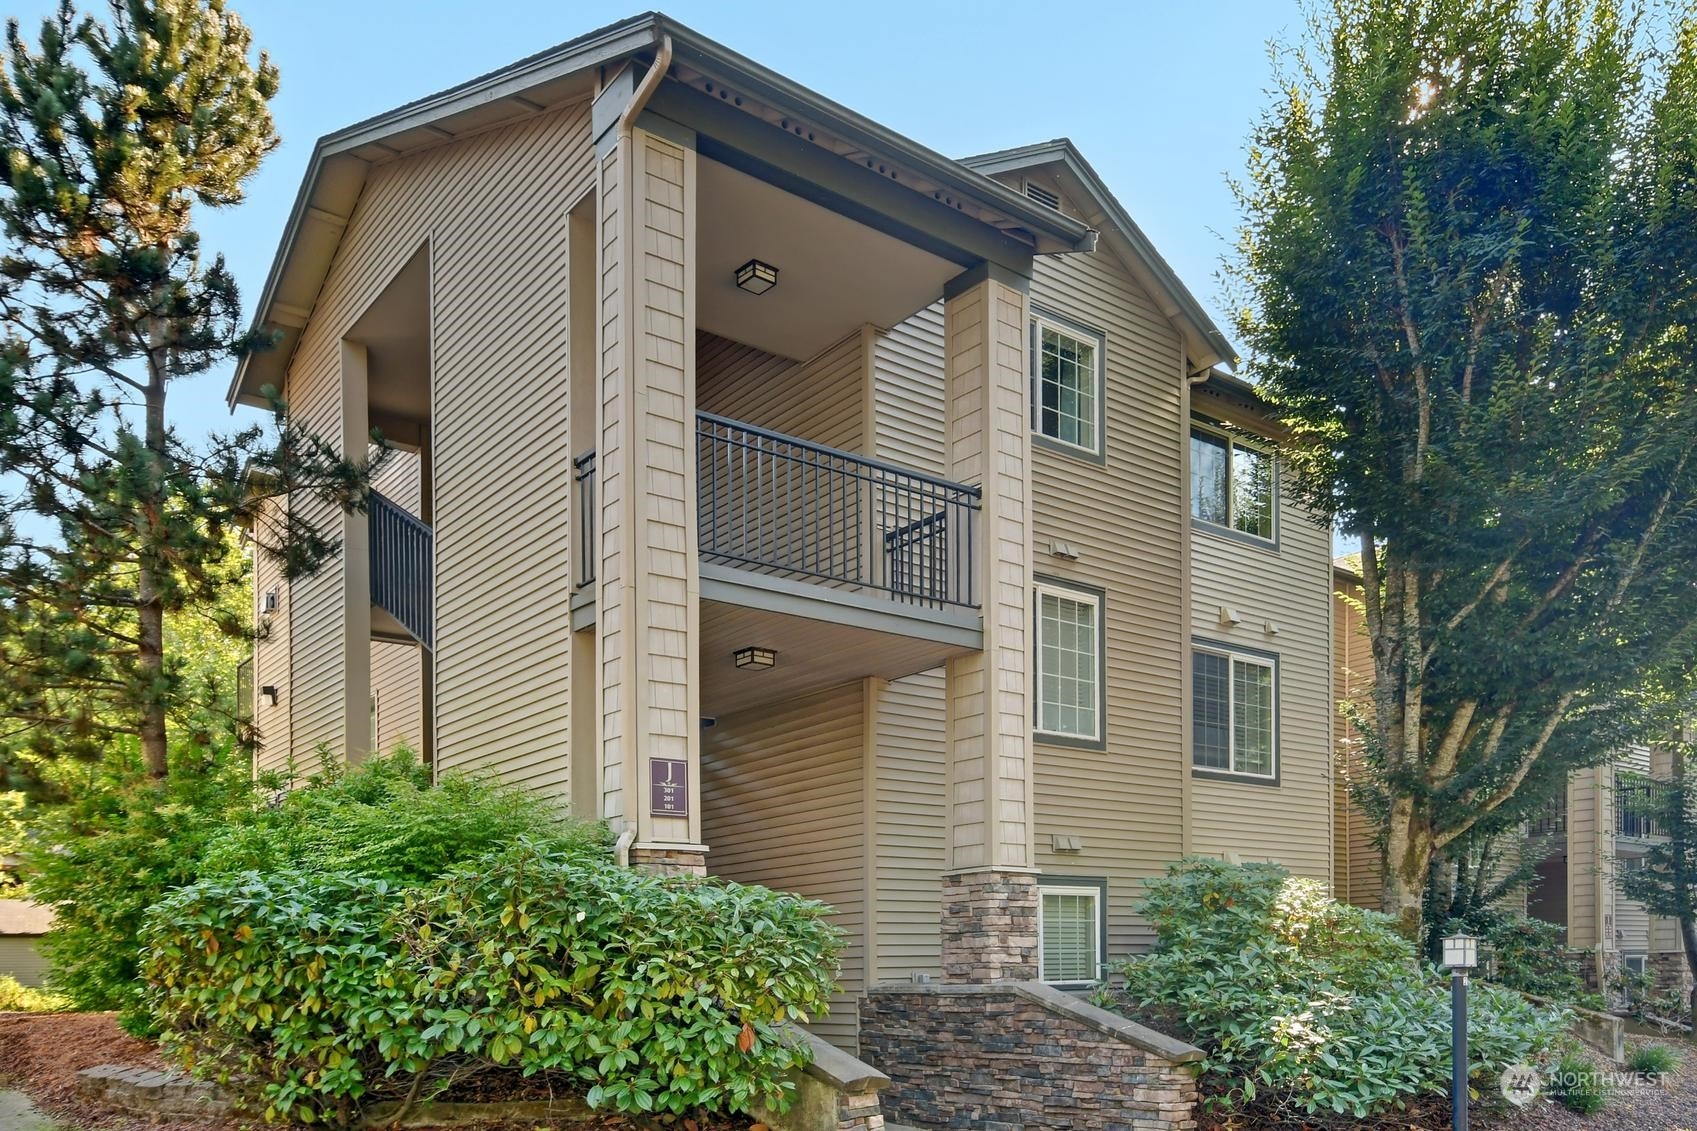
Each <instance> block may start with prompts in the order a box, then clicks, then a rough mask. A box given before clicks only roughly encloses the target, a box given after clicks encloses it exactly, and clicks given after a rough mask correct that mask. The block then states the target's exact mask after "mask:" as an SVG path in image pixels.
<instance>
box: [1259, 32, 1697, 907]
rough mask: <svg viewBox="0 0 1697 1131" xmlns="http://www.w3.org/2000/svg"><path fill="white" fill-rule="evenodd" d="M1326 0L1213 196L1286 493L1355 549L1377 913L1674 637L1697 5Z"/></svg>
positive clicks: (1693, 548)
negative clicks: (1276, 421)
mask: <svg viewBox="0 0 1697 1131" xmlns="http://www.w3.org/2000/svg"><path fill="white" fill-rule="evenodd" d="M1651 16H1653V17H1654V18H1653V19H1652V18H1651V17H1650V16H1646V15H1645V13H1644V12H1643V11H1642V10H1641V5H1639V4H1636V3H1633V2H1632V0H1619V2H1617V0H1542V2H1538V3H1532V4H1528V3H1524V2H1522V0H1331V3H1330V4H1329V6H1328V7H1327V9H1326V10H1325V11H1324V12H1322V13H1319V14H1317V16H1316V18H1315V20H1314V21H1313V24H1312V27H1311V30H1310V34H1309V36H1308V37H1307V38H1306V39H1305V40H1304V41H1303V42H1301V43H1300V44H1298V45H1296V46H1294V47H1292V48H1290V49H1288V50H1286V51H1284V52H1283V53H1282V55H1281V59H1282V65H1281V68H1280V69H1281V72H1282V77H1281V85H1280V87H1279V89H1278V90H1277V91H1276V93H1275V97H1274V98H1273V101H1272V104H1271V106H1270V107H1269V108H1268V109H1267V111H1266V112H1265V114H1264V115H1263V117H1262V118H1261V120H1260V122H1259V123H1258V125H1257V126H1256V127H1255V128H1254V131H1253V135H1252V140H1251V146H1250V168H1249V175H1248V178H1247V181H1246V182H1245V183H1244V184H1243V185H1242V186H1241V190H1240V196H1241V200H1242V205H1243V207H1244V210H1245V215H1246V220H1245V224H1244V227H1243V230H1242V235H1241V255H1240V258H1239V261H1238V264H1237V267H1236V272H1237V276H1238V279H1239V282H1240V283H1241V285H1242V287H1243V290H1244V294H1245V298H1246V302H1245V304H1244V306H1245V309H1244V313H1243V315H1242V317H1241V321H1240V327H1239V328H1240V332H1241V334H1242V336H1243V338H1244V340H1245V341H1246V342H1247V343H1248V345H1249V346H1250V347H1251V351H1252V354H1253V361H1252V366H1253V369H1254V371H1255V372H1256V373H1257V374H1258V375H1259V377H1260V379H1261V381H1262V388H1263V389H1264V391H1265V392H1266V393H1267V395H1268V396H1269V397H1270V398H1272V399H1273V400H1274V401H1275V402H1276V403H1277V404H1278V406H1279V407H1280V410H1281V414H1282V416H1283V418H1284V420H1285V421H1286V422H1287V423H1288V424H1289V426H1290V428H1291V429H1292V432H1293V435H1294V437H1295V440H1294V442H1292V443H1290V444H1288V445H1286V448H1285V452H1284V458H1285V461H1286V465H1287V467H1288V469H1289V471H1290V473H1291V474H1290V475H1289V476H1288V480H1289V485H1290V487H1291V489H1292V490H1293V491H1294V492H1295V493H1296V494H1297V495H1298V496H1299V497H1300V498H1302V499H1303V500H1304V501H1305V502H1307V503H1308V504H1310V505H1311V506H1313V507H1315V508H1316V509H1317V510H1318V511H1319V513H1320V514H1321V515H1323V516H1325V517H1327V518H1330V519H1331V520H1333V521H1334V522H1335V523H1337V524H1338V525H1339V526H1341V527H1342V528H1343V529H1345V530H1349V531H1353V532H1356V533H1358V534H1359V535H1360V536H1361V539H1362V555H1361V569H1362V575H1363V578H1364V581H1365V593H1366V599H1365V612H1366V622H1367V628H1368V635H1369V637H1370V644H1371V652H1372V656H1373V665H1374V672H1375V677H1376V684H1375V687H1374V693H1373V700H1372V702H1371V704H1370V705H1369V706H1368V708H1367V710H1366V711H1365V713H1364V714H1365V720H1366V728H1365V733H1364V734H1363V749H1364V755H1365V757H1366V759H1367V761H1368V762H1369V764H1370V766H1371V768H1372V770H1373V773H1372V775H1371V776H1372V779H1373V781H1374V782H1375V783H1376V788H1377V789H1378V790H1380V791H1381V793H1382V797H1381V799H1380V801H1381V804H1380V806H1379V808H1380V811H1381V812H1382V813H1383V814H1384V838H1385V847H1386V855H1387V869H1386V871H1387V883H1386V895H1385V910H1387V911H1389V912H1392V913H1395V914H1397V915H1398V916H1400V917H1401V918H1402V919H1403V921H1404V922H1405V924H1407V925H1408V926H1409V927H1410V928H1412V927H1413V924H1414V920H1415V917H1416V916H1417V915H1418V909H1419V907H1420V902H1421V895H1422V889H1423V888H1424V886H1425V884H1426V882H1427V875H1428V865H1429V864H1430V862H1431V860H1432V859H1433V856H1434V854H1435V853H1438V852H1441V851H1442V850H1444V849H1445V848H1446V846H1448V845H1450V844H1452V843H1454V842H1455V841H1456V840H1457V839H1458V838H1460V837H1464V836H1466V835H1467V833H1468V832H1469V830H1470V829H1472V828H1474V827H1475V825H1476V824H1477V823H1478V822H1479V821H1481V820H1482V819H1484V818H1486V817H1487V816H1488V815H1490V814H1492V813H1494V812H1496V811H1498V810H1499V809H1501V808H1502V807H1503V806H1505V805H1507V804H1508V803H1509V802H1510V801H1512V800H1513V799H1514V798H1515V797H1516V795H1517V794H1518V793H1519V792H1520V790H1521V789H1522V788H1523V787H1524V786H1525V785H1526V784H1527V783H1528V782H1529V781H1530V780H1533V779H1534V778H1543V779H1545V780H1560V779H1561V778H1563V777H1565V775H1566V773H1567V771H1569V770H1571V769H1572V768H1574V767H1578V766H1582V765H1586V764H1595V763H1597V762H1600V761H1603V760H1606V759H1607V758H1608V757H1609V756H1610V753H1611V752H1612V751H1614V750H1617V749H1619V748H1620V746H1621V745H1622V744H1623V743H1625V742H1626V741H1628V740H1629V739H1631V738H1633V737H1635V736H1636V735H1638V734H1640V733H1642V732H1643V731H1644V729H1645V728H1646V727H1647V726H1648V725H1649V723H1648V722H1647V721H1646V720H1645V718H1644V717H1643V712H1641V711H1640V710H1639V708H1638V705H1637V704H1636V703H1635V701H1634V692H1635V688H1636V687H1637V686H1638V684H1639V683H1640V680H1641V678H1642V677H1643V673H1646V672H1650V671H1654V670H1657V669H1659V668H1662V667H1664V666H1669V665H1672V666H1679V665H1684V664H1687V663H1689V661H1690V659H1691V657H1692V654H1693V641H1694V637H1697V632H1694V627H1697V588H1694V587H1693V586H1692V585H1691V583H1690V576H1689V572H1690V562H1691V561H1693V560H1697V523H1694V521H1693V497H1694V494H1697V458H1693V457H1694V453H1693V446H1694V445H1697V377H1694V374H1697V365H1694V363H1697V6H1694V5H1693V4H1692V3H1691V2H1690V0H1679V2H1678V3H1675V4H1669V5H1661V6H1658V7H1657V8H1656V9H1655V10H1654V12H1653V13H1651Z"/></svg>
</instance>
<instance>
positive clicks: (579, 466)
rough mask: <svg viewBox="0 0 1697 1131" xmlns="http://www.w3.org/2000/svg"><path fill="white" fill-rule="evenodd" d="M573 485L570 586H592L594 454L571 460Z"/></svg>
mask: <svg viewBox="0 0 1697 1131" xmlns="http://www.w3.org/2000/svg"><path fill="white" fill-rule="evenodd" d="M572 482H573V484H574V485H575V488H576V492H577V495H576V498H574V499H573V500H572V503H573V505H574V506H576V508H577V565H576V566H575V576H574V578H573V587H574V588H577V589H582V588H583V587H584V586H586V585H593V584H595V453H594V452H593V451H589V452H586V453H584V454H583V455H581V456H578V457H577V458H576V459H574V460H572Z"/></svg>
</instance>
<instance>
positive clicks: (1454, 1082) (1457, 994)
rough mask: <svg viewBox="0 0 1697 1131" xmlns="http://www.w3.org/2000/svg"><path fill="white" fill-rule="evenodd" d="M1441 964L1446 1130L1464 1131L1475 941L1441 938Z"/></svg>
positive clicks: (1476, 954) (1476, 956) (1476, 953)
mask: <svg viewBox="0 0 1697 1131" xmlns="http://www.w3.org/2000/svg"><path fill="white" fill-rule="evenodd" d="M1444 965H1445V966H1448V967H1449V970H1450V1063H1451V1065H1452V1068H1451V1070H1450V1127H1451V1128H1453V1129H1454V1131H1467V974H1468V971H1470V970H1472V969H1473V968H1474V967H1475V966H1478V965H1479V940H1478V939H1476V938H1474V937H1473V936H1472V935H1450V936H1448V937H1447V938H1445V939H1444Z"/></svg>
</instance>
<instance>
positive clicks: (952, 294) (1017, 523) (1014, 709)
mask: <svg viewBox="0 0 1697 1131" xmlns="http://www.w3.org/2000/svg"><path fill="white" fill-rule="evenodd" d="M1028 283H1029V280H1027V279H1026V278H1024V277H1022V276H1019V275H1016V274H1014V273H1012V272H1008V271H1006V270H1004V269H1001V268H998V267H995V266H993V265H989V264H985V265H982V266H980V267H978V268H975V269H973V270H971V271H968V272H967V273H965V274H964V275H961V276H960V277H958V278H956V279H954V280H953V281H952V282H951V283H950V284H949V286H948V287H947V288H946V290H945V291H944V296H943V297H944V306H943V336H944V348H945V350H946V375H947V387H946V403H945V406H944V411H945V414H946V423H947V443H948V470H947V475H948V476H949V478H951V479H954V480H956V481H957V482H963V483H972V484H976V485H977V486H978V487H979V489H980V490H981V491H982V493H983V497H982V510H981V511H980V515H979V531H978V537H977V538H975V539H974V540H973V541H974V544H975V545H976V546H977V547H978V548H979V555H980V556H979V558H978V560H977V561H976V562H975V563H974V568H975V570H976V577H975V578H974V592H975V593H976V594H977V596H978V599H979V602H980V604H981V607H982V610H983V617H984V647H983V650H982V651H980V652H977V653H974V654H972V655H969V656H961V657H958V658H956V659H953V660H950V661H949V664H948V687H947V692H946V696H947V711H948V758H947V760H948V766H947V769H948V810H947V812H948V838H949V839H948V860H949V870H948V872H947V873H946V874H945V875H944V878H943V934H942V942H943V976H944V978H945V980H948V981H965V982H990V981H1024V980H1031V979H1035V978H1036V977H1037V883H1036V869H1035V867H1034V862H1035V858H1036V854H1035V846H1034V831H1033V825H1032V806H1033V803H1032V765H1031V717H1032V704H1031V698H1032V686H1031V681H1032V673H1033V667H1032V659H1031V648H1032V646H1033V641H1032V624H1031V551H1030V542H1031V404H1030V396H1031V394H1030V348H1031V347H1030V340H1031V339H1030V330H1029V325H1030V305H1029V301H1028V299H1027V295H1026V289H1027V286H1028Z"/></svg>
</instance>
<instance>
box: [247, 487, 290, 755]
mask: <svg viewBox="0 0 1697 1131" xmlns="http://www.w3.org/2000/svg"><path fill="white" fill-rule="evenodd" d="M287 506H288V503H287V501H286V500H284V499H272V500H268V501H267V502H266V503H265V504H264V507H263V509H262V511H261V517H260V521H259V525H260V527H261V529H268V528H270V527H271V526H272V524H273V523H275V522H279V521H281V518H282V515H283V513H284V511H285V509H286V508H287ZM273 590H275V591H276V593H277V609H276V611H275V612H271V613H267V612H265V611H264V608H265V605H264V601H265V595H266V594H267V593H269V592H271V591H273ZM293 598H294V591H293V589H292V588H291V587H290V585H289V584H288V583H287V582H286V581H284V580H283V565H282V563H281V562H279V561H278V560H277V559H276V558H275V557H273V556H272V555H271V554H269V553H268V552H266V550H265V549H264V548H263V547H261V546H258V545H255V546H254V547H253V601H254V606H253V615H254V628H255V633H256V635H255V638H254V642H253V695H254V703H253V725H254V731H255V734H256V737H257V739H258V746H257V747H256V748H255V749H254V752H253V767H254V771H255V772H256V773H268V772H272V771H282V770H284V769H286V768H287V767H288V763H289V751H290V745H289V712H290V711H291V710H292V709H293V707H294V688H293V686H291V684H292V680H291V679H290V678H289V647H290V645H289V620H290V614H291V604H292V602H293ZM261 687H275V688H277V689H278V699H277V703H276V704H275V705H273V704H272V702H271V699H270V697H269V696H266V695H262V694H260V691H259V689H260V688H261Z"/></svg>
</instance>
